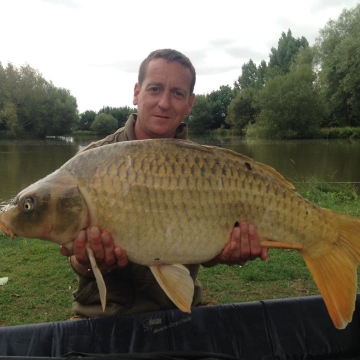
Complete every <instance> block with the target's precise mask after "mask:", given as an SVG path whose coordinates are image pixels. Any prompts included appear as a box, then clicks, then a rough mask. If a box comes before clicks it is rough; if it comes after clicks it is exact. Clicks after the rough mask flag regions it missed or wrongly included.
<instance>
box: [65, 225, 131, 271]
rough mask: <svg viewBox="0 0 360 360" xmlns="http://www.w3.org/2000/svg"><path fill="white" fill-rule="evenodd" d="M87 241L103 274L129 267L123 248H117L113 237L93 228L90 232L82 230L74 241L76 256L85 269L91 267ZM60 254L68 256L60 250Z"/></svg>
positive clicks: (97, 228)
mask: <svg viewBox="0 0 360 360" xmlns="http://www.w3.org/2000/svg"><path fill="white" fill-rule="evenodd" d="M87 237H88V238H87ZM87 241H89V243H90V247H91V249H92V251H93V253H94V257H95V259H96V263H97V265H98V267H99V269H100V271H101V272H102V273H106V272H109V271H111V270H114V269H116V268H119V267H125V266H127V265H128V258H127V255H126V253H125V251H124V250H123V249H121V248H115V245H114V241H113V239H112V237H111V235H110V234H109V233H108V232H106V231H104V232H102V231H101V229H100V228H99V227H98V226H92V227H91V228H90V229H89V230H88V231H85V230H81V231H80V232H79V234H78V236H77V237H76V238H75V240H74V246H73V252H74V256H75V258H76V260H77V262H78V263H79V264H80V265H82V266H83V267H84V268H89V267H90V261H89V257H88V254H87V250H86V242H87ZM60 252H61V253H62V254H63V255H64V254H66V251H65V250H63V249H60Z"/></svg>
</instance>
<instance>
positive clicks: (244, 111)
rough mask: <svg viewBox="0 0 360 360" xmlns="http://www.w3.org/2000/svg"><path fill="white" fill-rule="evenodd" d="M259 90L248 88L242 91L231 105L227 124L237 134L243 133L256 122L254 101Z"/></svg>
mask: <svg viewBox="0 0 360 360" xmlns="http://www.w3.org/2000/svg"><path fill="white" fill-rule="evenodd" d="M256 93H257V90H256V89H254V88H252V87H248V88H245V89H243V90H240V91H239V92H238V93H237V95H236V97H235V98H234V99H233V100H232V101H231V103H230V105H229V111H228V116H227V118H226V123H227V124H228V125H229V126H230V127H231V128H232V129H234V130H235V132H237V133H242V132H243V131H244V129H245V127H246V126H247V125H249V124H251V123H253V122H254V121H255V115H256V113H257V111H256V109H255V108H254V107H253V101H254V97H255V94H256Z"/></svg>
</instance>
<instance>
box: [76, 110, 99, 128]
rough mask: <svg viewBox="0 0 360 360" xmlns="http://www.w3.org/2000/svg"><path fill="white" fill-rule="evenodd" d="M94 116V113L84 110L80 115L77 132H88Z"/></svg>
mask: <svg viewBox="0 0 360 360" xmlns="http://www.w3.org/2000/svg"><path fill="white" fill-rule="evenodd" d="M95 116H96V112H95V111H92V110H86V111H85V112H83V113H81V114H80V119H79V125H78V130H90V127H91V124H92V123H93V121H94V119H95Z"/></svg>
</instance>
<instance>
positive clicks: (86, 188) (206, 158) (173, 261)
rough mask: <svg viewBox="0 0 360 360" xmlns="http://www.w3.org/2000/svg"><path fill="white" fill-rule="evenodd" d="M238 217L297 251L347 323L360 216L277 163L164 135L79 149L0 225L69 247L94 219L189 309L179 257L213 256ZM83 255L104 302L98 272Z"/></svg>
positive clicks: (24, 194) (22, 196) (335, 314)
mask: <svg viewBox="0 0 360 360" xmlns="http://www.w3.org/2000/svg"><path fill="white" fill-rule="evenodd" d="M239 219H240V220H245V221H248V222H251V223H254V224H255V225H256V227H257V230H258V233H259V236H260V240H261V245H262V246H265V247H269V248H279V249H281V248H283V249H296V250H298V251H299V252H300V254H301V255H302V257H303V259H304V260H305V262H306V264H307V266H308V268H309V270H310V272H311V274H312V276H313V278H314V280H315V282H316V284H317V286H318V288H319V291H320V293H321V295H322V297H323V299H324V301H325V304H326V307H327V309H328V312H329V314H330V317H331V319H332V321H333V323H334V325H335V327H337V328H339V329H342V328H344V327H346V325H347V324H348V323H349V322H350V321H351V319H352V314H353V311H354V308H355V298H356V291H357V266H358V264H359V262H360V219H358V218H355V217H351V216H348V215H343V214H340V213H336V212H333V211H330V210H328V209H323V208H320V207H318V206H316V205H314V204H312V203H311V202H309V201H307V200H306V199H304V198H302V197H301V196H300V195H298V194H297V193H296V192H295V191H294V187H293V185H292V184H290V183H289V182H288V181H287V180H285V178H284V177H283V176H282V175H280V174H279V173H278V172H276V171H275V170H274V169H273V168H271V167H269V166H267V165H264V164H261V163H258V162H256V161H254V160H252V159H250V158H248V157H246V156H244V155H241V154H237V153H235V152H233V151H231V150H226V149H220V148H217V147H210V146H204V145H198V144H195V143H192V142H190V141H186V140H173V139H171V140H170V139H167V140H166V139H162V140H142V141H127V142H121V143H116V144H111V145H106V146H102V147H99V148H96V149H92V150H88V151H85V152H82V153H79V154H77V155H76V156H74V157H73V158H72V159H70V160H69V161H68V162H67V163H65V164H64V165H63V166H62V167H60V168H59V169H58V170H56V171H55V172H53V173H52V174H50V175H48V176H47V177H45V178H44V179H41V180H39V181H38V182H36V183H35V184H33V185H30V186H29V187H28V188H26V189H24V190H23V191H21V192H20V193H19V194H18V195H17V196H16V197H15V199H14V200H13V201H12V202H11V203H10V204H9V205H7V206H6V207H5V208H4V209H3V211H2V212H1V213H0V229H2V230H3V231H4V232H5V233H6V234H8V235H10V236H11V237H13V236H15V235H18V236H23V237H27V238H38V239H44V240H50V241H53V242H55V243H57V244H61V245H65V246H67V247H68V248H71V247H72V244H73V242H72V241H73V239H74V238H75V237H76V235H77V234H78V232H79V231H80V230H81V229H85V228H88V227H89V226H91V225H98V226H100V228H101V229H103V230H106V231H108V232H110V233H111V235H112V237H113V239H114V242H115V244H116V246H121V247H122V248H124V250H125V251H126V253H127V256H128V258H129V260H130V261H132V262H134V263H137V264H141V265H147V266H149V267H150V269H151V271H152V272H153V274H154V276H155V278H156V280H157V281H158V282H159V284H160V286H161V287H162V288H163V290H164V291H165V293H166V294H167V295H168V296H169V297H170V299H171V300H172V301H173V302H174V303H175V304H176V305H177V306H178V307H179V308H180V309H181V310H182V311H187V312H190V306H191V301H192V296H193V291H194V284H193V280H192V279H191V277H190V275H189V273H188V271H187V269H186V268H185V267H184V266H182V265H180V264H195V263H204V262H206V261H208V260H211V259H213V258H214V257H215V256H217V255H218V254H219V253H220V252H221V251H222V249H223V248H224V246H225V245H226V244H227V243H228V242H229V237H230V234H231V231H232V229H233V227H234V223H235V222H236V221H238V220H239ZM89 257H90V258H91V260H92V266H93V270H94V273H95V275H97V281H98V284H99V291H100V294H102V301H103V306H105V291H106V289H104V288H103V287H102V285H101V280H102V275H101V273H100V272H99V270H98V269H96V263H94V261H93V260H94V258H93V256H92V255H91V254H89Z"/></svg>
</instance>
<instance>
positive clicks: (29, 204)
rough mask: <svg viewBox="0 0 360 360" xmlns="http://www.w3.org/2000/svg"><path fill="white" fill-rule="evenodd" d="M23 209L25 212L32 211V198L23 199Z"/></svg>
mask: <svg viewBox="0 0 360 360" xmlns="http://www.w3.org/2000/svg"><path fill="white" fill-rule="evenodd" d="M23 209H24V211H25V212H29V211H32V210H33V209H34V199H33V198H26V199H25V201H24V205H23Z"/></svg>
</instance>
